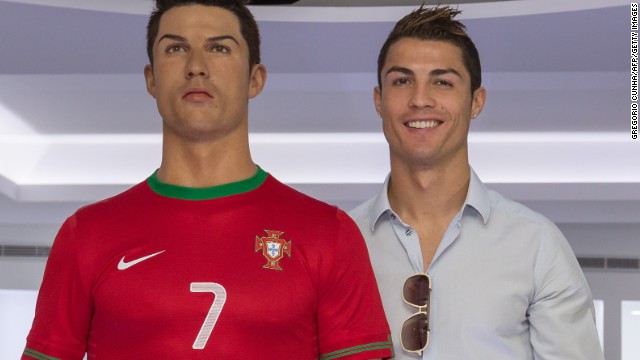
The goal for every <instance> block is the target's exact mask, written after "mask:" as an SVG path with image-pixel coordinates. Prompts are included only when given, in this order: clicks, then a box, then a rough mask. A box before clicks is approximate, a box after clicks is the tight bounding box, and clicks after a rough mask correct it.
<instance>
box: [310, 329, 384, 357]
mask: <svg viewBox="0 0 640 360" xmlns="http://www.w3.org/2000/svg"><path fill="white" fill-rule="evenodd" d="M387 339H388V340H387V341H379V342H374V343H369V344H363V345H357V346H352V347H350V348H346V349H341V350H336V351H333V352H330V353H327V354H321V355H320V360H332V359H338V358H341V357H343V356H349V355H353V354H357V353H361V352H365V351H373V350H385V349H389V350H390V351H391V354H392V355H393V344H392V342H391V335H387Z"/></svg>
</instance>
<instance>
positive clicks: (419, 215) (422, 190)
mask: <svg viewBox="0 0 640 360" xmlns="http://www.w3.org/2000/svg"><path fill="white" fill-rule="evenodd" d="M470 177H471V171H470V168H469V164H468V163H467V162H465V163H459V164H457V165H454V166H432V167H419V168H417V167H411V166H405V165H403V164H398V163H395V164H394V163H393V162H392V164H391V180H390V184H389V190H388V196H389V202H390V204H391V208H392V209H393V210H394V211H395V212H396V213H398V215H400V217H401V218H402V219H403V220H405V221H407V222H409V223H412V222H413V221H416V222H417V221H419V219H425V218H431V219H435V218H441V219H442V218H447V219H450V218H452V217H453V215H455V214H456V213H457V212H458V211H460V208H461V207H462V205H463V204H464V201H465V199H466V196H467V191H468V189H469V181H470ZM411 219H413V221H410V220H411Z"/></svg>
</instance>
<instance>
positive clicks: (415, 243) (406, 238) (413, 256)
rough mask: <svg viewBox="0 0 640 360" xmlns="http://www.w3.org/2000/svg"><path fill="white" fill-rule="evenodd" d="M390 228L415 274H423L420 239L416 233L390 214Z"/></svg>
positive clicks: (396, 216)
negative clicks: (405, 253)
mask: <svg viewBox="0 0 640 360" xmlns="http://www.w3.org/2000/svg"><path fill="white" fill-rule="evenodd" d="M391 227H392V228H393V232H394V233H395V234H396V237H397V238H398V240H399V241H400V243H401V244H402V246H403V247H404V250H405V251H406V252H407V256H408V258H409V262H410V263H411V267H412V268H413V270H414V271H415V272H416V273H421V272H424V268H423V264H424V261H423V259H422V251H421V250H420V239H418V233H417V232H416V231H415V230H414V229H413V228H412V227H411V226H410V225H408V224H406V223H404V222H403V221H402V220H401V219H400V217H399V216H398V215H397V214H395V213H393V212H392V213H391Z"/></svg>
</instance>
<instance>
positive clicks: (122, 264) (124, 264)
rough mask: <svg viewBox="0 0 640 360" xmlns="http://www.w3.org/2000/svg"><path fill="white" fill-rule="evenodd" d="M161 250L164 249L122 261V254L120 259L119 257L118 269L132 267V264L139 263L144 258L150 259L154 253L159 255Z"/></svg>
mask: <svg viewBox="0 0 640 360" xmlns="http://www.w3.org/2000/svg"><path fill="white" fill-rule="evenodd" d="M163 252H165V250H162V251H158V252H157V253H155V254H151V255H147V256H143V257H141V258H137V259H135V260H131V261H128V262H125V261H124V256H123V257H122V259H120V262H119V263H118V270H126V269H128V268H130V267H132V266H133V265H136V264H139V263H141V262H143V261H145V260H148V259H151V258H152V257H154V256H156V255H159V254H162V253H163Z"/></svg>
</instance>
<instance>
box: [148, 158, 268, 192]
mask: <svg viewBox="0 0 640 360" xmlns="http://www.w3.org/2000/svg"><path fill="white" fill-rule="evenodd" d="M157 173H158V171H155V172H154V173H153V175H151V176H149V178H148V179H147V183H148V184H149V187H151V190H153V191H154V192H155V193H157V194H159V195H162V196H166V197H170V198H175V199H183V200H209V199H217V198H221V197H225V196H231V195H237V194H242V193H246V192H249V191H251V190H254V189H256V188H258V186H260V185H262V184H263V183H264V181H265V179H266V178H267V173H266V172H265V171H264V170H262V168H260V167H259V166H258V171H256V174H255V175H253V176H252V177H250V178H248V179H245V180H240V181H236V182H232V183H229V184H224V185H219V186H214V187H209V188H190V187H185V186H178V185H172V184H167V183H163V182H161V181H160V180H158V174H157Z"/></svg>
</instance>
